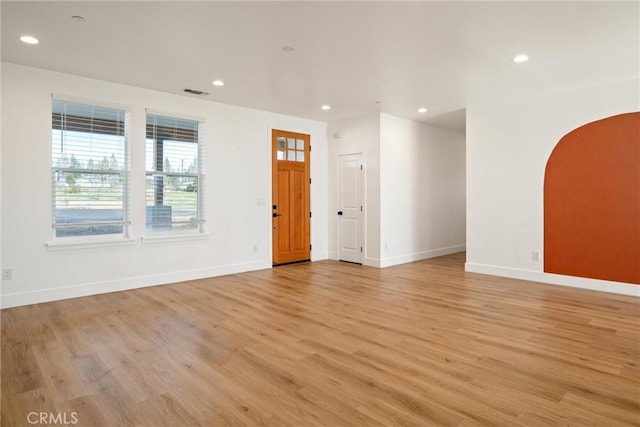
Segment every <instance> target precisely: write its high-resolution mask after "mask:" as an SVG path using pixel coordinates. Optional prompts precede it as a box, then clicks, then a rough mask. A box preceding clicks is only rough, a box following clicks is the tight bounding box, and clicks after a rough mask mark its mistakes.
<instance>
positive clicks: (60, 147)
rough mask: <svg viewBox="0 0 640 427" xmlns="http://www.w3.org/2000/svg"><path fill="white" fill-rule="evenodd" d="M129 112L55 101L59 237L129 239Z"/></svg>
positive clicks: (55, 219) (54, 174) (55, 206)
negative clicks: (110, 236)
mask: <svg viewBox="0 0 640 427" xmlns="http://www.w3.org/2000/svg"><path fill="white" fill-rule="evenodd" d="M127 127H128V113H127V111H125V110H121V109H116V108H109V107H104V106H99V105H89V104H82V103H77V102H69V101H65V100H61V99H55V98H54V99H53V105H52V129H51V149H52V150H51V151H52V158H51V160H52V162H51V168H52V178H53V179H52V182H53V229H54V234H55V237H73V236H76V237H79V236H97V235H113V234H121V235H124V236H126V235H127V234H128V225H129V215H128V209H127V200H128V184H129V183H128V171H129V158H128V129H127Z"/></svg>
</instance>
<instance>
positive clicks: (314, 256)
mask: <svg viewBox="0 0 640 427" xmlns="http://www.w3.org/2000/svg"><path fill="white" fill-rule="evenodd" d="M325 259H330V258H329V254H328V253H327V252H318V253H316V252H311V261H322V260H325Z"/></svg>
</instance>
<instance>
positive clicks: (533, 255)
mask: <svg viewBox="0 0 640 427" xmlns="http://www.w3.org/2000/svg"><path fill="white" fill-rule="evenodd" d="M531 260H532V261H536V262H538V261H540V251H533V252H531Z"/></svg>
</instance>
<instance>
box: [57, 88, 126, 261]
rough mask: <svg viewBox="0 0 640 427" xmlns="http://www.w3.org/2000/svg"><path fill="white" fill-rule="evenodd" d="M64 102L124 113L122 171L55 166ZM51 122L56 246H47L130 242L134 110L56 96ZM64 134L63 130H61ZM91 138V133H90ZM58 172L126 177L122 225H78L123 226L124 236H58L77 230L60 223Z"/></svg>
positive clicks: (123, 189)
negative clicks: (57, 117) (58, 109)
mask: <svg viewBox="0 0 640 427" xmlns="http://www.w3.org/2000/svg"><path fill="white" fill-rule="evenodd" d="M55 101H60V102H64V103H71V104H81V105H86V106H90V107H98V108H108V109H113V110H119V111H120V112H122V113H123V117H122V126H123V135H122V136H123V147H122V150H123V165H122V169H120V170H117V171H115V170H92V169H86V168H78V169H74V168H62V167H57V166H55V165H54V161H53V159H54V157H53V142H54V141H53V138H54V130H55V127H54V126H55V125H54V114H55V112H54V102H55ZM50 114H51V115H50V121H49V155H50V157H49V167H50V171H51V185H50V188H51V193H50V194H51V229H52V238H53V241H52V242H47V244H46V245H47V247H51V248H53V247H58V246H61V247H64V246H74V245H87V244H88V245H92V244H94V243H95V244H100V243H112V242H120V241H129V240H130V239H131V214H130V198H131V195H130V189H131V182H130V180H131V136H130V135H131V110H130V108H129V107H128V106H126V105H123V104H116V103H111V102H107V101H101V100H96V99H87V98H79V97H74V96H68V95H61V94H56V93H52V94H51V104H50ZM61 130H62V129H61ZM87 133H89V134H91V132H87ZM57 172H72V173H73V172H75V173H82V174H96V175H117V176H121V177H122V220H119V221H99V222H82V223H77V224H76V226H78V227H82V226H93V225H114V226H122V232H119V233H103V234H86V235H71V236H58V235H57V230H58V229H59V228H67V227H73V225H67V224H68V223H56V173H57Z"/></svg>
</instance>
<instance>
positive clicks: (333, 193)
mask: <svg viewBox="0 0 640 427" xmlns="http://www.w3.org/2000/svg"><path fill="white" fill-rule="evenodd" d="M328 135H329V136H328V139H329V159H330V161H329V194H330V197H329V248H330V249H329V257H330V258H331V259H338V253H337V248H338V240H337V236H338V229H337V211H338V209H337V203H338V169H337V164H338V156H342V155H345V154H358V153H360V154H362V161H363V165H364V171H365V173H364V222H365V224H364V227H365V236H364V238H365V242H364V259H363V264H364V265H370V266H378V267H379V266H380V115H379V114H378V113H375V114H369V115H366V116H361V117H356V118H353V119H348V120H343V121H339V122H334V123H331V124H330V125H329V130H328Z"/></svg>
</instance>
